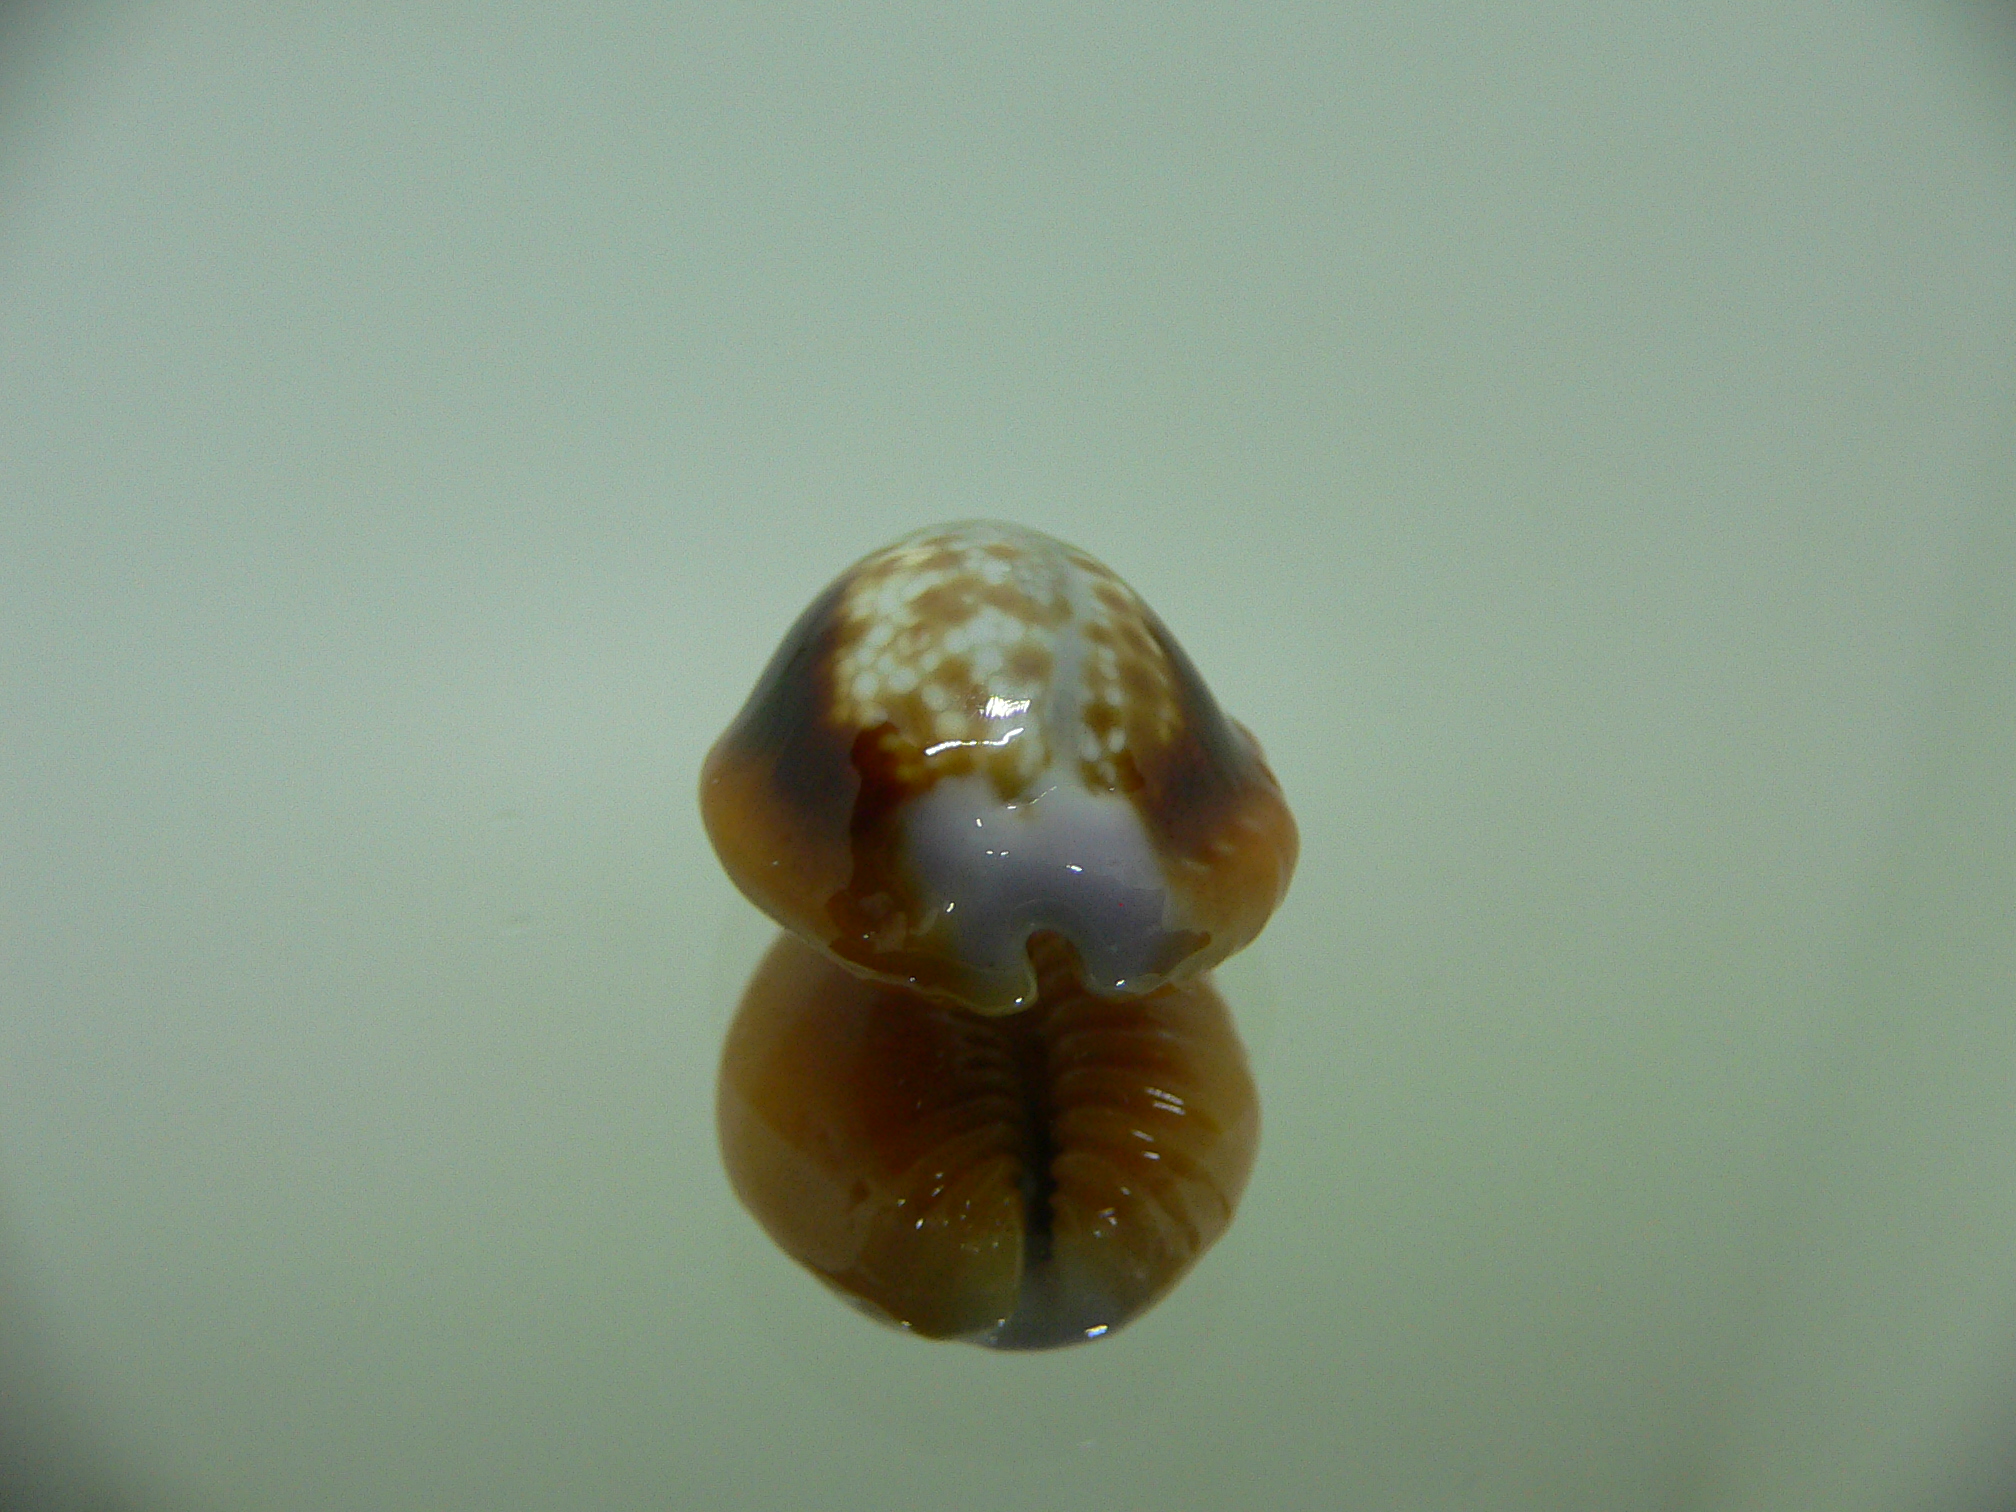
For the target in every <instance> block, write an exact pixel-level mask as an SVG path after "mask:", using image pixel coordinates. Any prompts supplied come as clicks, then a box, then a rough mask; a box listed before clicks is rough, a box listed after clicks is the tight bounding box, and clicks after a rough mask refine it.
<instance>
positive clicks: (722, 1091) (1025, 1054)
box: [716, 934, 1260, 1349]
mask: <svg viewBox="0 0 2016 1512" xmlns="http://www.w3.org/2000/svg"><path fill="white" fill-rule="evenodd" d="M1031 954H1032V956H1033V957H1034V958H1035V960H1036V964H1037V967H1038V974H1039V981H1040V983H1041V993H1040V996H1039V998H1038V1000H1037V1002H1036V1004H1035V1005H1034V1006H1033V1007H1030V1008H1028V1009H1026V1010H1024V1011H1023V1012H1020V1013H1016V1014H1012V1015H1009V1016H1006V1017H989V1016H985V1015H981V1014H978V1013H974V1012H972V1011H970V1010H968V1009H964V1008H959V1007H955V1006H952V1005H950V1004H946V1003H940V1002H937V1001H933V1000H930V999H927V998H923V997H920V996H918V995H916V994H914V993H911V992H908V991H906V990H904V989H902V988H898V987H892V986H887V985H883V984H878V983H874V982H867V981H863V980H860V979H858V978H856V977H853V976H851V975H849V974H848V973H847V972H845V971H843V970H841V969H840V968H839V967H837V966H835V965H834V964H833V963H832V962H831V961H830V960H828V959H827V958H826V957H825V956H823V955H821V954H820V953H819V952H818V951H816V950H814V949H813V948H812V947H810V946H809V945H807V944H805V943H804V942H803V941H801V940H799V939H798V938H797V937H795V936H793V935H790V934H784V935H782V936H780V937H779V938H778V940H777V942H776V943H775V944H774V945H772V946H771V948H770V951H769V954H768V955H767V956H766V957H765V958H764V960H763V962H762V964H761V965H760V966H759V967H758V968H757V970H756V973H755V975H754V976H753V977H752V978H751V979H750V982H749V985H748V988H747V989H746V991H745V992H744V994H743V997H742V1003H741V1006H740V1008H739V1009H738V1011H737V1013H736V1016H735V1021H734V1024H733V1025H732V1026H731V1027H730V1029H729V1032H728V1039H727V1044H726V1047H725V1049H724V1051H723V1055H722V1063H721V1077H720V1088H719V1099H718V1103H717V1109H716V1113H717V1119H718V1124H719V1132H720V1139H721V1154H722V1159H723V1162H724V1163H725V1165H726V1166H727V1170H728V1176H729V1179H730V1181H731V1182H732V1183H733V1184H734V1187H735V1191H736V1194H737V1195H738V1196H739V1197H740V1198H741V1200H742V1202H743V1205H744V1206H746V1207H747V1208H748V1209H749V1211H750V1212H751V1213H752V1214H754V1215H755V1217H756V1218H757V1220H758V1221H759V1222H760V1223H761V1224H762V1225H763V1227H764V1228H765V1230H767V1231H768V1232H769V1234H770V1236H771V1238H772V1239H774V1240H775V1241H776V1242H777V1244H778V1245H779V1246H780V1247H781V1248H782V1249H783V1250H784V1251H785V1253H787V1254H789V1255H790V1256H791V1257H792V1258H793V1259H795V1260H797V1261H798V1262H799V1263H800V1264H802V1265H804V1266H805V1267H806V1268H807V1269H809V1270H810V1271H812V1272H813V1273H814V1274H815V1275H817V1276H819V1277H820V1278H821V1279H822V1280H824V1281H826V1282H827V1283H828V1284H829V1285H831V1286H832V1287H833V1288H834V1289H835V1290H836V1291H838V1292H840V1293H841V1295H842V1296H844V1297H846V1298H847V1299H849V1300H850V1301H853V1302H854V1303H856V1304H857V1305H859V1306H861V1307H862V1308H863V1309H864V1310H866V1311H868V1312H869V1313H871V1314H873V1315H875V1316H877V1317H880V1318H882V1319H883V1320H885V1321H887V1322H890V1323H893V1324H895V1325H896V1326H898V1327H901V1328H905V1329H908V1330H911V1331H913V1332H916V1333H919V1334H922V1335H925V1336H926V1337H929V1338H936V1339H963V1340H967V1341H969V1342H972V1343H978V1344H985V1345H989V1346H991V1347H994V1348H1004V1349H1043V1348H1049V1347H1052V1346H1055V1345H1060V1344H1071V1343H1077V1342H1080V1341H1082V1340H1085V1339H1089V1338H1097V1337H1100V1336H1101V1335H1103V1334H1105V1333H1107V1332H1109V1331H1110V1330H1112V1329H1115V1328H1118V1327H1119V1326H1120V1325H1121V1324H1123V1323H1125V1322H1127V1321H1128V1320H1129V1319H1130V1318H1133V1317H1135V1316H1136V1315H1138V1314H1139V1313H1141V1312H1142V1311H1143V1310H1145V1309H1146V1308H1148V1307H1149V1306H1151V1305H1152V1304H1153V1303H1154V1302H1155V1301H1156V1300H1157V1299H1158V1298H1160V1297H1161V1296H1162V1295H1163V1294H1164V1293H1166V1292H1167V1291H1168V1290H1169V1289H1170V1288H1171V1287H1172V1286H1174V1285H1175V1284H1176V1282H1177V1281H1178V1280H1179V1279H1181V1277H1182V1276H1183V1274H1184V1273H1185V1272H1186V1271H1187V1270H1188V1269H1189V1268H1190V1266H1191V1265H1192V1264H1193V1263H1194V1262H1195V1261H1196V1260H1197V1258H1198V1256H1200V1255H1201V1254H1202V1253H1203V1252H1204V1251H1205V1250H1206V1249H1208V1248H1210V1246H1211V1245H1212V1243H1213V1242H1214V1241H1216V1239H1217V1238H1218V1236H1219V1235H1220V1234H1221V1233H1223V1232H1224V1230H1225V1227H1226V1225H1227V1224H1228V1223H1230V1222H1231V1219H1232V1213H1233V1209H1234V1207H1235V1206H1236V1204H1237V1202H1238V1200H1239V1194H1240V1192H1241V1190H1242V1189H1243V1188H1244V1187H1245V1184H1246V1177H1247V1174H1248V1173H1249V1172H1250V1171H1251V1169H1252V1165H1253V1156H1254V1152H1255V1149H1256V1148H1257V1145H1258V1140H1259V1127H1260V1108H1259V1100H1258V1097H1257V1095H1256V1093H1255V1091H1254V1087H1253V1080H1252V1076H1251V1074H1250V1073H1249V1071H1248V1070H1247V1066H1246V1056H1245V1052H1244V1051H1243V1050H1242V1049H1241V1047H1240V1044H1239V1040H1238V1036H1237V1034H1236V1033H1235V1032H1234V1030H1233V1027H1232V1020H1231V1015H1230V1014H1229V1013H1228V1012H1227V1011H1226V1008H1225V1004H1224V1002H1223V1001H1222V1000H1221V999H1220V998H1219V996H1218V994H1217V992H1216V991H1215V990H1213V988H1212V987H1211V985H1210V983H1209V982H1208V980H1198V981H1192V982H1188V983H1184V984H1181V985H1177V986H1171V987H1165V988H1163V989H1161V990H1159V991H1157V992H1155V993H1152V994H1150V995H1148V996H1146V997H1141V998H1101V997H1096V996H1094V995H1093V994H1091V993H1089V992H1087V991H1085V990H1084V989H1083V988H1082V987H1080V986H1079V985H1078V984H1077V980H1076V977H1075V975H1074V974H1073V971H1072V961H1071V957H1070V953H1069V951H1068V949H1066V948H1064V947H1062V946H1061V944H1060V943H1059V942H1057V941H1056V940H1055V939H1054V937H1039V938H1038V939H1037V940H1035V941H1032V942H1031Z"/></svg>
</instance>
